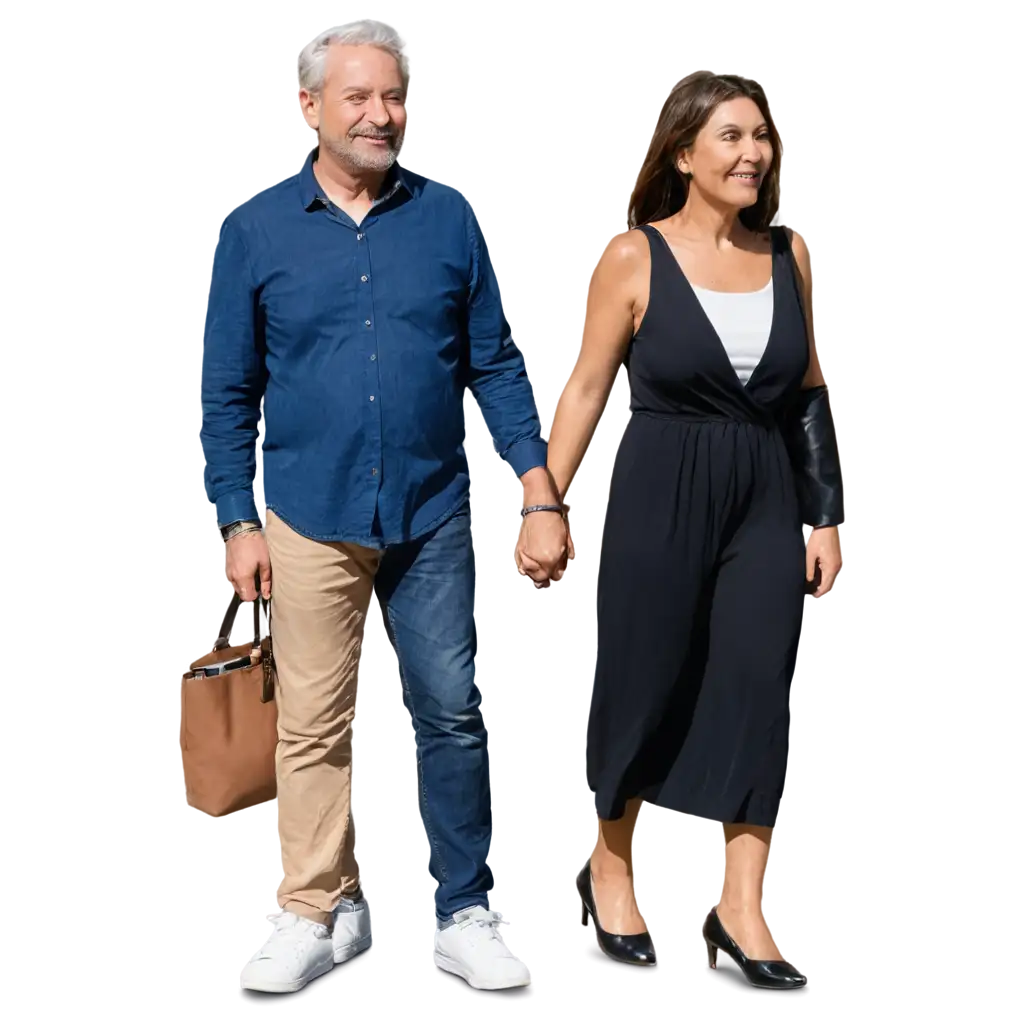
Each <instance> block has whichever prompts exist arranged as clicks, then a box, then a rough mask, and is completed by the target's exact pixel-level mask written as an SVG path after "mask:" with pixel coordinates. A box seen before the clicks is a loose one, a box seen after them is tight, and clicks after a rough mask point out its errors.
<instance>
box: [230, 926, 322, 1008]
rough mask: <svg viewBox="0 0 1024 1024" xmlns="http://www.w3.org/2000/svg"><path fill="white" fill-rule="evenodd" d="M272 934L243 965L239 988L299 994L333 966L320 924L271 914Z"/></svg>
mask: <svg viewBox="0 0 1024 1024" xmlns="http://www.w3.org/2000/svg"><path fill="white" fill-rule="evenodd" d="M267 920H269V921H273V922H274V933H273V934H272V935H271V936H270V938H269V939H267V941H266V942H265V943H264V945H263V948H262V949H261V950H260V951H259V952H258V953H256V954H255V955H254V956H253V958H252V959H251V960H250V961H249V962H248V963H247V964H246V965H245V969H244V970H243V971H242V988H248V989H252V990H253V991H255V992H298V990H299V989H300V988H303V987H304V986H306V985H307V984H309V982H311V981H312V980H313V979H314V978H319V977H320V975H321V974H326V973H327V972H328V971H329V970H330V969H331V968H332V967H333V966H334V944H333V943H332V942H331V933H330V931H329V930H328V929H327V928H326V927H325V926H324V925H322V924H317V923H316V922H315V921H310V920H309V919H308V918H305V917H299V916H298V915H297V914H292V913H291V912H289V911H284V912H283V913H280V914H271V915H270V917H269V918H268V919H267Z"/></svg>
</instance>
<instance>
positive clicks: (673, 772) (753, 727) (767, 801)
mask: <svg viewBox="0 0 1024 1024" xmlns="http://www.w3.org/2000/svg"><path fill="white" fill-rule="evenodd" d="M640 230H641V231H643V232H644V234H645V235H646V236H647V238H648V241H649V243H650V247H651V285H650V299H649V301H648V306H647V312H646V314H645V315H644V319H643V323H642V324H641V325H640V329H639V330H638V331H637V332H636V334H635V336H634V337H633V340H632V342H631V344H630V349H629V353H628V355H627V358H626V367H627V371H628V374H629V383H630V390H631V394H632V399H631V402H630V407H631V409H632V411H633V415H632V418H631V419H630V421H629V424H628V426H627V427H626V430H625V433H624V435H623V438H622V442H621V444H620V446H619V451H618V455H617V457H616V461H615V468H614V472H613V474H612V482H611V494H610V498H609V502H608V513H607V518H606V520H605V528H604V539H603V546H602V552H601V568H600V574H599V579H598V654H597V670H596V677H595V681H594V692H593V698H592V702H591V708H590V721H589V727H588V733H587V779H588V782H589V784H590V788H591V789H592V790H593V791H594V792H595V794H596V804H597V813H598V816H599V817H601V818H604V819H614V818H619V817H621V816H622V813H623V810H624V805H625V802H626V800H628V799H630V798H631V797H637V796H639V797H642V798H643V799H644V800H647V801H649V802H650V803H654V804H658V805H659V806H661V807H668V808H671V809H673V810H677V811H685V812H687V813H689V814H697V815H701V816H702V817H706V818H713V819H715V820H717V821H724V822H745V823H749V824H754V825H769V826H771V825H774V824H775V818H776V814H777V813H778V808H779V800H780V798H781V796H782V788H783V783H784V781H785V776H786V759H787V754H788V749H789V687H790V681H791V679H792V675H793V669H794V665H795V662H796V652H797V644H798V642H799V638H800V627H801V621H802V616H803V603H804V594H805V584H804V559H805V554H804V551H805V549H804V539H803V529H802V526H801V522H800V512H799V509H798V505H797V495H796V490H795V485H794V479H793V471H792V467H791V464H790V461H789V456H788V454H787V452H786V448H785V445H784V443H783V439H782V435H781V433H780V430H779V426H778V421H779V418H780V415H781V414H782V413H783V411H784V410H785V408H786V407H787V405H788V403H789V402H790V401H791V400H792V399H793V398H794V397H795V395H796V394H797V392H798V391H799V389H800V385H801V382H802V380H803V376H804V373H805V371H806V369H807V362H808V344H807V332H806V327H805V323H804V317H803V313H802V307H801V299H800V293H799V291H798V285H797V279H796V274H795V270H794V264H793V255H792V252H791V250H790V246H789V241H788V237H787V235H786V233H785V231H784V230H783V229H782V228H772V229H771V237H772V289H773V298H774V306H773V318H772V326H771V332H770V335H769V339H768V344H767V347H766V348H765V351H764V355H763V357H762V359H761V362H760V363H759V364H758V366H757V367H756V368H755V370H754V372H753V374H752V375H751V377H750V378H749V380H748V381H747V383H746V385H744V384H743V383H742V382H741V380H740V379H739V377H738V376H737V375H736V372H735V370H734V369H733V367H732V364H731V363H730V361H729V357H728V355H727V354H726V351H725V348H724V347H723V345H722V343H721V341H720V339H719V338H718V335H717V334H716V333H715V330H714V328H713V327H712V326H711V323H710V321H709V320H708V318H707V316H706V315H705V313H704V310H703V308H702V307H701V305H700V302H699V300H698V299H697V296H696V295H695V294H694V292H693V289H692V288H691V287H690V284H689V282H688V281H687V279H686V277H685V275H684V274H683V272H682V270H681V268H680V266H679V264H678V262H677V261H676V258H675V256H674V255H673V254H672V251H671V249H669V247H668V244H667V243H666V242H665V239H664V238H663V237H662V235H661V234H660V233H659V232H658V231H657V230H656V229H655V228H652V227H649V226H647V225H645V226H643V227H641V228H640Z"/></svg>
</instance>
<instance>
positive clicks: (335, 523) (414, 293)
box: [200, 150, 547, 547]
mask: <svg viewBox="0 0 1024 1024" xmlns="http://www.w3.org/2000/svg"><path fill="white" fill-rule="evenodd" d="M315 157H316V150H314V151H313V152H312V153H310V155H309V157H308V158H307V159H306V163H305V165H304V166H303V168H302V170H301V171H300V172H299V173H298V174H297V175H296V176H295V177H292V178H289V179H287V180H286V181H283V182H281V183H280V184H278V185H275V186H274V187H273V188H270V189H268V190H266V191H265V192H261V193H260V194H259V195H257V196H256V197H255V198H253V199H251V200H249V202H247V203H245V204H244V205H242V206H241V207H239V208H238V209H236V210H235V211H234V212H232V213H231V214H230V215H229V216H228V218H227V219H226V220H225V221H224V224H223V226H222V228H221V233H220V241H219V243H218V245H217V251H216V255H215V256H214V263H213V283H212V285H211V288H210V299H209V307H208V311H207V317H206V334H205V340H204V350H203V377H202V405H203V424H202V430H201V434H200V437H201V440H202V444H203V451H204V454H205V456H206V473H205V482H206V493H207V496H208V497H209V499H210V500H211V501H212V502H214V503H215V504H216V508H217V520H218V523H219V524H220V525H224V524H226V523H229V522H234V521H235V520H238V519H258V518H259V516H258V513H257V510H256V505H255V502H254V500H253V479H254V476H255V471H256V439H257V433H258V425H259V419H260V403H261V400H262V402H263V408H264V411H265V415H266V429H265V434H264V440H263V486H264V494H265V497H266V505H267V508H270V509H273V511H274V512H275V513H276V514H277V515H279V516H280V517H281V518H282V519H283V520H284V521H285V522H287V523H288V524H290V525H291V526H292V527H293V528H294V529H296V530H297V531H298V532H300V533H302V534H304V535H306V536H308V537H313V538H316V539H321V540H341V541H348V542H352V543H357V544H362V545H364V546H368V547H381V546H384V545H387V544H393V543H397V542H401V541H406V540H411V539H413V538H415V537H418V536H420V535H422V534H423V533H425V532H426V531H427V530H430V529H432V528H433V527H434V526H436V525H438V524H439V523H441V522H443V521H444V520H445V518H446V517H447V516H448V515H450V514H451V513H452V512H454V511H455V509H456V508H457V507H458V506H459V505H460V504H461V503H462V501H463V500H464V498H465V497H466V495H467V494H468V491H469V467H468V465H467V462H466V455H465V451H464V448H463V441H464V438H465V421H464V417H463V396H464V393H465V389H466V388H467V387H468V388H469V389H470V391H471V392H472V393H473V395H474V397H475V398H476V400H477V402H478V403H479V405H480V408H481V410H482V412H483V415H484V420H485V422H486V423H487V427H488V429H489V430H490V433H491V435H492V437H493V439H494V447H495V449H496V451H497V452H498V453H499V454H500V455H501V457H502V458H503V459H505V460H506V462H508V463H509V465H510V466H511V467H512V469H513V470H514V471H515V473H516V475H517V476H522V474H523V473H525V472H527V471H528V470H530V469H532V468H534V467H536V466H542V465H544V464H545V462H546V459H547V445H546V443H545V442H544V440H543V439H542V438H541V436H540V420H539V417H538V415H537V408H536V405H535V403H534V398H533V390H532V388H531V386H530V382H529V379H528V378H527V376H526V367H525V365H524V362H523V357H522V355H521V354H520V352H519V350H518V349H517V348H516V345H515V343H514V342H513V340H512V336H511V332H510V330H509V326H508V324H507V322H506V321H505V317H504V314H503V312H502V306H501V298H500V296H499V293H498V283H497V280H496V279H495V276H494V271H493V269H492V267H491V263H490V259H489V258H488V255H487V247H486V245H485V244H484V239H483V236H482V234H481V232H480V228H479V226H478V224H477V221H476V218H475V216H474V215H473V211H472V209H471V207H470V205H469V203H468V202H467V201H466V200H465V198H464V197H463V196H462V195H460V194H459V193H458V192H456V191H455V190H454V189H451V188H447V187H446V186H444V185H439V184H438V183H437V182H433V181H429V180H428V179H426V178H423V177H420V176H419V175H417V174H412V173H411V172H409V171H407V170H405V169H404V168H402V167H400V166H398V165H395V167H394V168H393V169H392V171H391V172H390V173H389V175H388V178H387V179H386V181H385V187H384V189H383V190H382V193H381V196H380V198H379V199H378V200H377V201H376V203H375V204H374V205H373V207H372V209H371V210H370V212H369V213H368V214H367V215H366V217H365V218H364V219H363V221H362V223H361V224H359V225H358V226H357V225H356V224H355V222H354V221H353V220H352V219H351V218H350V217H348V216H347V215H346V214H345V213H344V212H343V211H341V210H340V209H338V208H337V207H335V206H334V205H333V204H332V203H331V202H330V201H329V200H328V199H327V198H326V195H325V193H324V192H323V190H322V189H321V188H320V187H319V184H318V183H317V180H316V177H315V176H314V174H313V161H314V159H315Z"/></svg>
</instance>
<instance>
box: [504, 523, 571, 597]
mask: <svg viewBox="0 0 1024 1024" xmlns="http://www.w3.org/2000/svg"><path fill="white" fill-rule="evenodd" d="M570 544H571V541H570V538H569V528H568V524H567V523H566V521H565V519H564V518H563V517H562V516H561V515H560V514H559V513H558V512H531V513H530V514H529V515H528V516H526V517H525V518H524V519H523V525H522V527H521V528H520V530H519V543H518V544H517V545H516V568H517V569H518V570H519V573H520V575H522V576H529V577H530V579H532V580H533V583H534V586H536V587H538V588H539V589H543V588H545V587H549V586H551V581H552V580H555V581H556V582H557V581H558V580H560V579H561V578H562V576H563V574H564V573H565V567H566V565H567V563H568V559H569V558H570V557H571V556H570V554H569V548H570Z"/></svg>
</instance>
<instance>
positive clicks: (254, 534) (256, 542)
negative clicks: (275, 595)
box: [224, 530, 270, 601]
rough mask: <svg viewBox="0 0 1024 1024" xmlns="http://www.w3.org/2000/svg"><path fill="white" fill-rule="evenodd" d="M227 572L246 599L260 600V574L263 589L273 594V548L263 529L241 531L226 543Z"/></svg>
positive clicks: (243, 598) (264, 591) (262, 591)
mask: <svg viewBox="0 0 1024 1024" xmlns="http://www.w3.org/2000/svg"><path fill="white" fill-rule="evenodd" d="M224 547H225V549H226V554H225V561H226V569H225V571H226V573H227V577H228V579H229V580H230V581H231V585H232V586H233V587H234V588H235V593H236V594H237V595H238V596H239V597H240V598H241V599H242V600H243V601H255V600H256V576H257V574H258V575H259V578H260V593H261V594H262V595H263V597H264V598H269V597H270V550H269V549H268V548H267V541H266V538H265V537H264V536H263V532H262V531H261V530H252V531H250V532H249V533H240V534H238V535H237V536H235V537H232V538H231V539H230V540H229V541H228V542H227V543H226V544H225V545H224Z"/></svg>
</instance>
